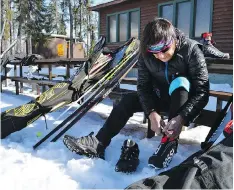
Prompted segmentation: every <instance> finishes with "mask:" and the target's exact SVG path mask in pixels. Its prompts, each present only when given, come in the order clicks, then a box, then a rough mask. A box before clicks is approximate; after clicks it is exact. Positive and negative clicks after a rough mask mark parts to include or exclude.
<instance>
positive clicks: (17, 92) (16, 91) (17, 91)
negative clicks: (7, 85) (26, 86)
mask: <svg viewBox="0 0 234 190" xmlns="http://www.w3.org/2000/svg"><path fill="white" fill-rule="evenodd" d="M15 94H16V95H19V82H18V81H15Z"/></svg>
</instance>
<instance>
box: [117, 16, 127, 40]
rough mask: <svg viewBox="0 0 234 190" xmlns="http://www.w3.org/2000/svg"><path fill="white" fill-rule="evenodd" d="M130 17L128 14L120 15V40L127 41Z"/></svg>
mask: <svg viewBox="0 0 234 190" xmlns="http://www.w3.org/2000/svg"><path fill="white" fill-rule="evenodd" d="M127 32H128V15H127V13H124V14H120V15H119V40H120V41H121V42H122V41H127Z"/></svg>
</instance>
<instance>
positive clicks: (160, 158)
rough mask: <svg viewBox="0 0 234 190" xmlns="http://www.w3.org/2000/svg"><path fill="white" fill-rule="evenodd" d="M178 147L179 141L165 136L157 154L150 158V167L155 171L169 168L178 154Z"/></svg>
mask: <svg viewBox="0 0 234 190" xmlns="http://www.w3.org/2000/svg"><path fill="white" fill-rule="evenodd" d="M177 147H178V139H170V138H168V137H167V136H164V137H163V138H162V140H161V143H160V145H159V146H158V148H157V150H156V151H155V153H154V154H153V155H152V156H151V157H150V158H149V161H148V165H149V166H151V167H153V168H155V169H161V168H166V167H168V165H169V164H170V162H171V161H172V158H173V156H174V154H175V153H176V152H177Z"/></svg>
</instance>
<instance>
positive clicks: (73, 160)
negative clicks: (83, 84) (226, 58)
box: [0, 83, 233, 190]
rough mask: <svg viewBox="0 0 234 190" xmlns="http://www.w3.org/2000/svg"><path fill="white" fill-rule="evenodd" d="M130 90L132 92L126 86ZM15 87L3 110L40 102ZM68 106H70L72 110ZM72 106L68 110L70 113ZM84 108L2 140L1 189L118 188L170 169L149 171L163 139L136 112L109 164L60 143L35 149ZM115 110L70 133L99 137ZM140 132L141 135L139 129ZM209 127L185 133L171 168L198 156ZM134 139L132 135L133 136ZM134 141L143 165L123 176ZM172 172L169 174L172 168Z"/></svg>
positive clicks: (6, 94)
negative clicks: (122, 161) (121, 166)
mask: <svg viewBox="0 0 234 190" xmlns="http://www.w3.org/2000/svg"><path fill="white" fill-rule="evenodd" d="M125 88H132V89H134V88H135V87H129V86H125ZM211 89H213V90H222V91H228V92H232V91H233V89H232V88H231V87H230V86H229V85H227V84H222V85H215V84H211ZM14 92H15V87H14V86H13V83H10V84H9V86H8V87H7V88H6V87H3V92H2V93H1V104H0V107H1V111H4V110H7V109H9V108H13V107H17V106H19V105H22V104H25V103H27V102H29V101H30V100H32V99H34V98H35V97H36V95H34V93H32V91H31V89H30V88H27V89H26V90H25V91H24V94H23V95H22V94H21V95H15V93H14ZM215 101H216V100H215V99H214V98H211V99H210V101H209V104H208V105H207V106H206V109H210V110H213V109H215ZM67 107H68V106H67ZM67 107H66V108H67ZM77 107H78V105H76V104H73V106H72V108H71V109H70V110H69V111H68V112H67V113H66V114H64V115H63V116H62V117H60V119H57V118H58V117H59V115H60V114H61V113H62V112H63V111H64V110H65V109H66V108H63V109H61V110H59V111H56V112H54V113H50V114H47V115H46V118H47V123H48V126H49V130H46V128H45V121H44V118H43V117H41V118H39V119H38V120H37V121H35V122H34V123H33V124H31V125H29V126H28V127H26V128H25V129H23V130H21V131H19V132H16V133H13V134H11V135H10V136H8V137H7V138H5V139H3V140H1V145H0V160H1V162H0V184H1V189H7V190H27V189H28V190H32V189H33V190H60V189H61V190H64V189H69V190H75V189H83V188H85V189H91V188H96V189H112V188H114V189H117V188H121V189H123V188H125V187H126V186H128V185H129V184H131V183H133V182H135V181H137V180H140V179H142V178H145V177H149V176H152V175H156V174H158V173H159V172H162V171H164V170H165V169H164V170H158V171H157V170H154V169H152V168H149V167H148V166H147V161H148V158H149V157H150V156H151V155H152V153H153V152H154V151H155V150H156V148H157V146H158V145H159V142H160V138H161V137H159V136H155V137H153V138H152V139H147V138H145V131H146V128H145V127H146V125H145V124H142V119H143V114H142V113H136V114H135V115H134V116H133V117H132V118H130V120H129V121H128V123H127V125H126V127H125V128H124V129H123V130H122V131H121V134H119V135H117V136H116V137H114V138H113V140H112V142H111V144H110V146H109V147H108V148H107V149H106V160H105V161H104V160H101V159H90V158H86V157H84V156H79V155H76V154H74V153H72V152H70V151H69V150H68V149H67V148H66V147H65V146H64V145H63V143H62V139H61V138H60V139H59V140H58V141H57V142H56V143H49V142H46V143H44V144H43V145H42V146H41V147H39V148H38V149H37V150H33V149H32V146H33V145H34V144H35V143H36V142H37V141H38V140H39V139H40V138H41V137H38V135H37V134H38V132H40V133H42V136H44V135H45V134H47V133H48V132H49V131H50V130H51V129H52V128H53V127H54V126H56V125H57V124H58V123H60V122H62V121H63V119H65V118H66V117H67V116H68V115H69V114H71V113H72V111H74V110H75V108H77ZM111 110H112V101H111V100H110V99H105V100H104V101H103V102H101V103H100V104H98V105H97V106H95V107H94V108H93V109H92V110H90V111H89V112H88V113H87V114H86V115H85V117H84V118H82V119H81V120H80V121H79V122H78V123H76V124H75V125H74V127H73V128H71V129H70V130H69V131H68V132H67V134H70V135H74V136H83V135H88V134H89V133H90V132H91V131H94V132H95V133H97V131H98V130H99V129H100V128H101V127H102V125H103V124H104V122H105V119H103V118H106V117H107V116H108V115H109V113H110V112H111ZM134 129H135V130H134ZM208 131H209V128H208V127H205V126H198V127H196V128H193V129H190V130H185V131H183V132H182V134H181V138H180V145H179V148H178V153H177V154H176V155H175V157H174V159H173V161H172V163H171V165H170V167H169V168H171V167H173V166H176V165H177V164H179V163H180V162H182V161H183V160H184V159H186V158H187V157H188V156H189V155H191V154H192V153H194V152H196V151H198V150H199V149H200V145H199V143H200V142H202V141H204V140H205V137H206V135H207V133H208ZM127 135H128V136H127ZM128 138H130V139H133V140H134V141H135V142H137V143H138V145H139V148H140V165H139V167H138V169H137V171H136V172H135V173H132V174H123V173H117V172H115V170H114V169H115V164H116V163H117V160H118V159H119V156H120V151H121V146H122V144H123V141H124V140H125V139H128ZM169 168H167V169H169Z"/></svg>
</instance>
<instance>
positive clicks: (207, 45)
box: [201, 32, 230, 59]
mask: <svg viewBox="0 0 234 190" xmlns="http://www.w3.org/2000/svg"><path fill="white" fill-rule="evenodd" d="M211 37H212V33H207V32H206V33H202V35H201V38H202V39H201V43H202V44H203V49H202V51H203V53H204V56H205V57H211V58H225V59H229V58H230V56H229V53H223V52H221V51H220V50H218V49H217V48H216V47H215V46H214V45H213V43H214V42H213V43H212V40H211Z"/></svg>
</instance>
